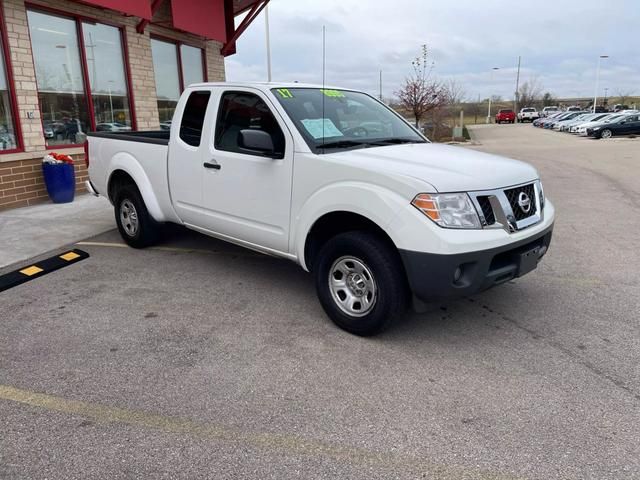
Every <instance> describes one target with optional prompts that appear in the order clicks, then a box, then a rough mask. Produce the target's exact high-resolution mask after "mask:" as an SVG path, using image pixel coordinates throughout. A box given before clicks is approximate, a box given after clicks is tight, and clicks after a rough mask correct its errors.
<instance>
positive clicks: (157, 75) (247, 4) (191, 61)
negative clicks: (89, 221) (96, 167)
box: [0, 0, 268, 210]
mask: <svg viewBox="0 0 640 480" xmlns="http://www.w3.org/2000/svg"><path fill="white" fill-rule="evenodd" d="M267 1H268V0H95V1H88V0H82V1H75V0H29V1H25V0H0V30H1V35H0V43H1V48H0V55H1V57H2V58H1V59H0V60H1V61H0V210H6V209H9V208H16V207H21V206H27V205H33V204H35V203H39V202H43V201H47V200H48V196H47V193H46V190H45V187H44V183H43V179H42V173H41V172H42V170H41V161H42V157H43V156H44V155H45V154H46V153H47V152H51V151H55V152H59V153H67V154H69V155H71V156H73V158H74V160H75V163H76V182H77V184H76V188H77V191H83V190H84V187H83V182H84V180H86V176H87V174H86V169H85V166H84V150H83V146H82V144H83V142H84V139H85V133H86V132H88V131H96V130H98V131H126V130H130V129H131V130H138V129H140V130H147V129H152V130H157V129H161V128H168V127H169V125H170V120H171V115H172V113H173V108H174V107H175V104H176V102H177V99H178V97H179V95H180V93H181V91H182V90H183V89H184V87H185V86H186V85H188V84H190V83H195V82H200V81H220V80H224V79H225V72H224V56H226V55H229V54H233V53H235V40H237V38H238V36H239V35H240V34H241V33H242V32H243V31H244V29H245V28H246V26H247V25H248V24H249V23H250V22H251V21H252V20H253V19H254V18H255V17H256V16H257V15H258V13H260V11H261V9H262V8H263V7H264V5H266V3H267ZM240 14H243V15H244V18H243V20H242V22H240V24H239V25H238V27H237V28H236V27H235V26H234V17H235V16H237V15H240Z"/></svg>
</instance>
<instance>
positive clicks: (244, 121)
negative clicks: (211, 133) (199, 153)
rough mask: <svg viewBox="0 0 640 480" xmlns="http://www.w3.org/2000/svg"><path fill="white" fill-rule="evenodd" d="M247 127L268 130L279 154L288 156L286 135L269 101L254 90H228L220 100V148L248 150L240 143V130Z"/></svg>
mask: <svg viewBox="0 0 640 480" xmlns="http://www.w3.org/2000/svg"><path fill="white" fill-rule="evenodd" d="M245 129H251V130H262V131H263V132H266V133H268V134H269V135H270V136H271V139H272V141H273V146H274V147H275V152H276V154H278V155H282V156H284V146H285V139H284V134H283V133H282V130H281V129H280V126H279V125H278V122H277V121H276V119H275V117H274V116H273V114H272V113H271V110H269V107H268V106H267V104H266V103H265V102H264V101H263V100H262V99H261V98H260V97H258V96H257V95H254V94H253V93H247V92H225V93H224V94H223V95H222V98H221V99H220V109H219V111H218V121H217V122H216V134H215V147H216V149H217V150H226V151H228V152H238V153H246V152H243V151H242V149H241V148H240V146H239V145H238V136H239V134H240V130H245Z"/></svg>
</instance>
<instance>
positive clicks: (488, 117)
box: [487, 67, 500, 123]
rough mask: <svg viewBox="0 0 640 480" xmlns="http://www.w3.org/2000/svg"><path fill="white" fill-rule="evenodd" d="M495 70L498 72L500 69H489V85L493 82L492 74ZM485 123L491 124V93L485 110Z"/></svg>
mask: <svg viewBox="0 0 640 480" xmlns="http://www.w3.org/2000/svg"><path fill="white" fill-rule="evenodd" d="M496 70H500V68H498V67H493V68H492V69H491V77H490V78H491V80H490V81H489V83H492V82H493V72H494V71H496ZM487 123H491V93H489V109H488V110H487Z"/></svg>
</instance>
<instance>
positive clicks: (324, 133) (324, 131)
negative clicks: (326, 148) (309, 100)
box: [302, 118, 343, 140]
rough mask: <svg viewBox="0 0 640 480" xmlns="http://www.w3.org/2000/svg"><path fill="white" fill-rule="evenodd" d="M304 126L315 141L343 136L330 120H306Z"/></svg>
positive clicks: (303, 121)
mask: <svg viewBox="0 0 640 480" xmlns="http://www.w3.org/2000/svg"><path fill="white" fill-rule="evenodd" d="M302 125H304V128H306V129H307V132H309V133H310V134H311V136H312V137H313V138H314V139H315V140H318V139H320V138H330V137H342V136H343V135H342V132H341V131H340V130H338V127H336V126H335V124H334V123H333V122H332V121H331V119H330V118H306V119H304V120H302Z"/></svg>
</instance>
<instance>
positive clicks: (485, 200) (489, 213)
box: [478, 195, 496, 225]
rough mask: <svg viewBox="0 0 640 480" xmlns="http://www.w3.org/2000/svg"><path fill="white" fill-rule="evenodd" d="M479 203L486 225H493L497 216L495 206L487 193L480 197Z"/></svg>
mask: <svg viewBox="0 0 640 480" xmlns="http://www.w3.org/2000/svg"><path fill="white" fill-rule="evenodd" d="M478 204H479V205H480V209H481V210H482V215H483V216H484V221H485V225H493V224H495V223H496V216H495V215H494V213H493V207H492V206H491V202H490V201H489V197H488V196H487V195H484V196H481V197H478Z"/></svg>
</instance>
